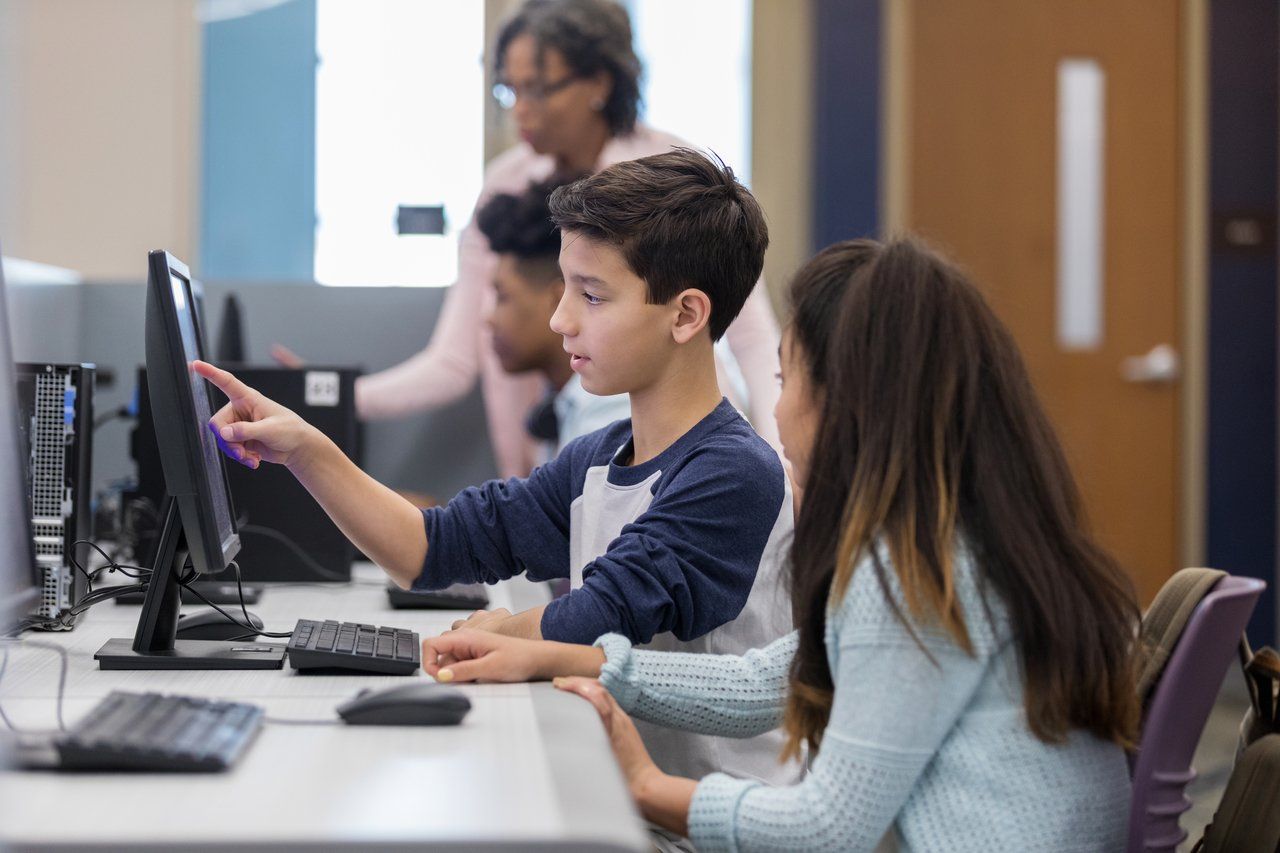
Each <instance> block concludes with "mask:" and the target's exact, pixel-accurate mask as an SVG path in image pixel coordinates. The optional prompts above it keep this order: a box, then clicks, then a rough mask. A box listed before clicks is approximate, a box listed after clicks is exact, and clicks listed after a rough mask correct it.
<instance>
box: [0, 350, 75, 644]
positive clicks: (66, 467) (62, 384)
mask: <svg viewBox="0 0 1280 853" xmlns="http://www.w3.org/2000/svg"><path fill="white" fill-rule="evenodd" d="M15 373H16V375H17V384H18V413H19V418H18V420H19V425H20V432H21V436H22V443H23V453H24V461H25V463H26V469H27V470H26V473H27V483H26V494H27V499H28V501H29V504H28V505H29V506H30V508H31V530H32V538H33V541H34V545H35V557H36V565H37V566H38V567H39V571H40V576H41V590H40V599H39V601H38V602H37V604H36V607H35V609H34V610H33V612H32V615H33V616H37V617H42V618H45V619H49V620H52V619H54V618H55V617H56V616H57V615H58V613H59V612H61V611H63V610H66V609H68V608H70V607H71V606H73V605H74V604H76V603H77V602H78V601H79V600H80V598H81V597H82V596H83V595H84V594H85V592H86V590H87V585H88V578H86V577H85V575H84V574H83V573H81V572H79V571H77V570H76V569H75V567H74V564H73V562H72V558H73V557H74V558H75V560H77V561H79V563H80V565H81V566H82V567H85V568H86V569H87V565H86V563H87V556H88V546H87V545H76V544H75V543H76V542H77V541H80V540H87V539H89V538H91V536H92V535H93V519H92V515H91V511H90V508H89V497H90V490H91V486H92V480H93V468H92V460H93V457H92V448H93V379H94V366H93V365H91V364H29V363H21V362H20V363H18V364H16V365H15ZM74 624H75V621H74V620H70V619H68V620H63V621H62V622H60V623H57V624H55V623H52V622H50V624H49V625H48V626H44V627H49V628H53V629H56V630H67V629H70V628H72V627H73V626H74ZM36 627H42V626H40V625H37V626H36Z"/></svg>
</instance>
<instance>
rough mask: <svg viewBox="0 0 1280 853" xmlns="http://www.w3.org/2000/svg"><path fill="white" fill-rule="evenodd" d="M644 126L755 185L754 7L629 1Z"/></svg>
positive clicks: (742, 1) (723, 1)
mask: <svg viewBox="0 0 1280 853" xmlns="http://www.w3.org/2000/svg"><path fill="white" fill-rule="evenodd" d="M626 6H627V8H628V9H629V10H630V11H631V27H632V31H633V33H634V36H635V44H636V52H637V53H638V54H639V55H640V59H641V60H642V61H643V62H644V66H645V82H644V87H643V92H644V101H645V108H644V121H645V122H646V123H647V124H649V125H651V126H653V127H655V128H658V129H659V130H665V131H668V132H670V133H674V134H676V135H677V136H680V137H682V138H684V139H686V140H687V141H689V142H690V143H692V144H693V145H696V146H698V147H699V148H704V149H710V150H712V151H715V152H716V153H717V154H719V155H720V157H721V159H723V160H724V161H725V162H726V163H728V164H729V165H730V166H732V167H733V170H734V171H735V172H736V173H737V174H738V177H739V178H740V179H741V180H742V181H743V182H744V183H748V184H749V183H750V181H751V0H716V2H713V3H712V2H690V0H630V2H628V3H627V4H626Z"/></svg>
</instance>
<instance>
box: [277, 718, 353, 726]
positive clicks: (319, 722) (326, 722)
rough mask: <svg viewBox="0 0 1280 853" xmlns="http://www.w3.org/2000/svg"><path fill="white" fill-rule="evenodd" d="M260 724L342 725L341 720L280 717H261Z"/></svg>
mask: <svg viewBox="0 0 1280 853" xmlns="http://www.w3.org/2000/svg"><path fill="white" fill-rule="evenodd" d="M262 722H264V723H269V724H271V725H273V726H339V725H342V719H341V718H336V719H332V718H331V719H328V720H286V719H283V718H281V717H263V718H262Z"/></svg>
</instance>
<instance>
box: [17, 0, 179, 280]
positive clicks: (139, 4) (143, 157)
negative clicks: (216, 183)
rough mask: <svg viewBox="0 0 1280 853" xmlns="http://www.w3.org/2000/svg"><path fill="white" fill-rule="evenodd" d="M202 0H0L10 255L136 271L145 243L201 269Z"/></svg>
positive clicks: (96, 272)
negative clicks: (198, 8) (196, 252)
mask: <svg viewBox="0 0 1280 853" xmlns="http://www.w3.org/2000/svg"><path fill="white" fill-rule="evenodd" d="M195 7H196V3H195V0H111V2H99V0H0V241H2V243H3V246H4V251H5V253H6V254H10V255H16V256H18V257H24V258H29V259H32V260H37V261H42V262H45V263H50V264H56V265H58V266H63V267H70V268H72V269H75V270H78V271H80V272H81V273H83V274H84V275H85V277H86V278H89V279H96V280H119V279H133V280H136V279H138V278H140V277H141V276H142V275H143V274H144V273H143V271H144V270H145V265H146V253H147V251H148V250H149V249H153V248H159V247H164V248H168V249H170V250H171V251H173V252H175V253H176V254H178V256H179V257H183V258H185V259H186V260H188V261H189V262H190V263H197V262H198V261H197V259H196V258H195V257H194V249H195V248H196V246H195V235H196V227H195V214H196V205H197V193H198V186H199V173H198V164H199V156H198V144H199V132H198V131H199V122H200V97H199V78H200V55H199V51H200V30H199V25H198V23H197V21H196V16H195Z"/></svg>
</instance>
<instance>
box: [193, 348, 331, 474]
mask: <svg viewBox="0 0 1280 853" xmlns="http://www.w3.org/2000/svg"><path fill="white" fill-rule="evenodd" d="M192 369H193V370H195V372H196V373H198V374H199V375H201V376H203V377H204V378H205V379H207V380H209V381H210V382H212V383H213V384H214V385H216V386H217V387H218V388H219V389H220V390H221V391H222V393H224V394H226V395H227V399H228V402H227V405H225V406H223V407H222V408H221V409H219V410H218V411H217V413H216V414H214V416H213V418H212V419H211V420H210V421H209V429H210V431H211V432H213V435H214V437H215V438H217V440H218V446H219V447H221V448H222V452H223V453H225V454H226V455H227V456H229V457H231V458H232V459H234V460H235V461H237V462H239V463H240V464H241V465H244V466H245V467H247V468H257V467H258V466H259V465H260V464H261V463H262V462H264V461H265V462H274V463H276V464H279V465H287V466H292V465H296V464H298V463H299V462H300V461H302V460H303V459H304V458H305V455H306V449H307V446H308V439H309V438H310V437H311V434H312V433H314V432H315V429H314V427H312V426H311V425H310V424H308V423H307V422H306V421H304V420H303V419H302V418H300V417H298V416H297V415H296V414H294V413H293V412H292V411H290V410H289V409H286V408H285V407H284V406H282V405H280V404H279V403H277V402H275V401H274V400H270V399H268V398H267V397H264V396H263V395H262V394H260V393H259V392H257V391H255V390H253V389H252V388H250V387H249V386H248V385H245V384H244V383H243V382H241V381H240V380H239V379H237V378H236V377H235V376H233V375H231V374H230V373H229V372H227V371H225V370H222V369H221V368H217V367H214V366H213V365H212V364H209V363H208V362H205V361H195V362H192Z"/></svg>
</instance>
